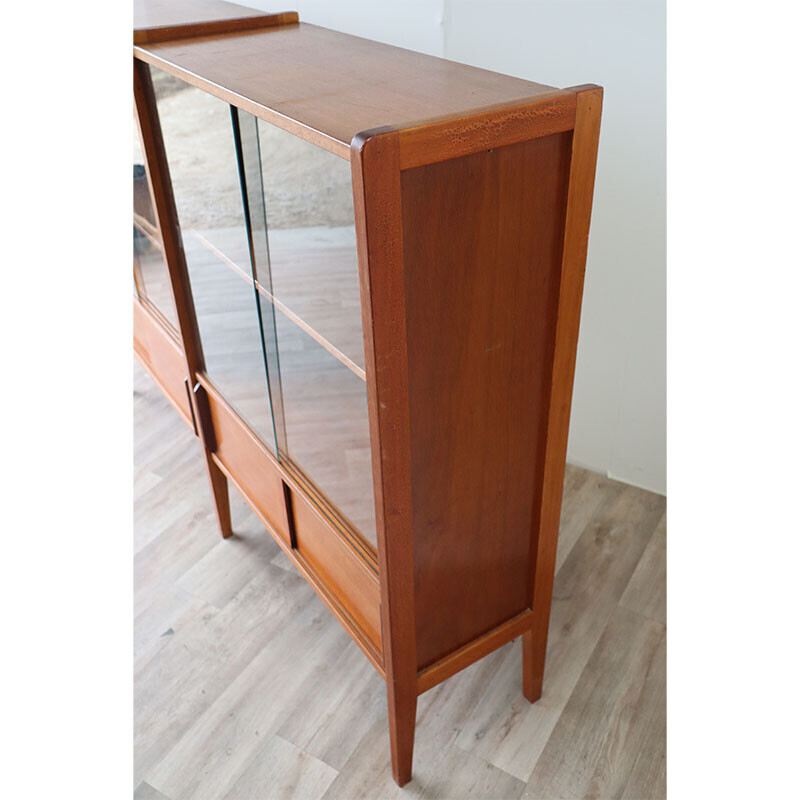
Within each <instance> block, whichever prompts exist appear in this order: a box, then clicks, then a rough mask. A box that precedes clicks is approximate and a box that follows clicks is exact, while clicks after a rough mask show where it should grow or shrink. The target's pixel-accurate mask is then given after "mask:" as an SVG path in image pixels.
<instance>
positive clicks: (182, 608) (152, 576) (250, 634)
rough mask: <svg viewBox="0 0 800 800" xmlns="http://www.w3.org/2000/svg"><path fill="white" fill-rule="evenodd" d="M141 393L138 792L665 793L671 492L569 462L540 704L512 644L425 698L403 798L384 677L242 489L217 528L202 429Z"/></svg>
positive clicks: (147, 798) (232, 795) (182, 795)
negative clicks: (230, 530)
mask: <svg viewBox="0 0 800 800" xmlns="http://www.w3.org/2000/svg"><path fill="white" fill-rule="evenodd" d="M134 386H135V400H134V415H135V465H134V480H135V486H134V504H135V507H134V516H135V519H134V533H135V557H134V570H135V572H134V578H135V587H134V589H135V597H134V613H135V619H134V648H135V649H134V656H135V664H134V684H135V686H134V689H135V692H134V700H135V713H134V745H135V758H134V778H135V782H134V786H135V787H136V789H135V793H134V797H135V798H136V800H189V798H191V800H202V798H214V800H218V798H225V800H254V798H259V800H262V798H263V800H270V799H271V798H284V797H286V798H295V797H298V798H322V797H324V798H326V800H340V799H341V800H351V798H369V800H374V799H375V798H394V797H397V798H399V797H403V798H459V799H460V798H494V797H497V798H509V799H512V798H520V797H525V798H527V800H531V799H532V798H536V800H540V799H541V798H547V797H559V798H568V797H621V798H626V799H627V800H651V798H652V800H661V798H663V797H664V796H665V749H666V746H665V727H666V719H665V714H666V709H665V675H664V672H665V656H664V652H665V645H664V641H665V624H664V622H665V620H664V606H665V589H664V580H665V572H666V566H665V565H666V560H665V537H666V516H665V507H666V503H665V500H664V498H662V497H658V496H656V495H653V494H650V493H648V492H645V491H642V490H640V489H636V488H633V487H630V486H625V485H623V484H620V483H618V482H615V481H612V480H609V479H607V478H604V477H602V476H600V475H596V474H593V473H591V472H588V471H586V470H582V469H579V468H577V467H572V466H568V468H567V471H566V475H565V482H564V504H563V515H562V521H561V532H560V541H559V551H558V559H557V563H558V569H557V574H556V581H555V590H554V598H553V610H552V615H551V627H550V638H549V643H548V662H547V668H546V673H545V683H544V695H543V697H542V698H541V700H539V701H538V702H537V703H535V704H533V705H531V704H529V703H528V702H527V701H525V700H524V698H523V697H522V689H521V670H522V665H521V660H522V656H521V647H520V642H519V640H516V641H514V642H511V643H509V644H508V645H506V646H505V647H503V648H501V649H499V650H498V651H496V652H495V653H492V654H491V655H490V656H488V657H487V658H485V659H483V660H481V661H479V662H478V663H476V664H473V665H472V666H471V667H469V668H468V669H466V670H464V671H463V672H461V673H459V674H457V675H455V676H454V677H453V678H451V679H449V680H447V681H445V682H444V683H442V684H440V685H438V686H436V687H434V688H433V689H431V690H430V691H428V692H426V693H425V694H424V695H422V696H421V697H420V698H419V704H418V711H417V732H416V746H415V757H414V775H413V779H412V781H411V782H410V783H409V784H408V785H407V786H406V787H404V788H403V789H398V787H397V786H396V785H395V784H394V781H393V780H392V777H391V768H390V761H389V746H388V729H387V719H386V701H385V687H384V685H383V682H382V681H381V679H380V678H379V676H378V675H377V673H376V672H375V671H374V669H373V668H372V667H371V666H370V665H369V663H368V662H367V660H366V659H365V658H364V657H363V655H362V653H361V652H360V651H359V650H358V648H357V647H356V646H355V644H354V643H353V642H351V641H350V639H349V637H348V636H347V634H346V633H345V632H344V631H343V630H342V628H341V626H340V625H339V623H338V622H337V621H336V620H335V619H334V618H333V616H332V615H331V614H330V612H329V611H328V610H327V609H326V608H325V606H324V604H323V603H322V601H321V600H320V599H319V598H318V597H317V596H316V594H315V593H314V592H313V591H312V590H311V588H310V587H309V586H308V584H307V583H306V582H305V581H304V580H303V579H302V578H301V577H300V576H299V575H298V574H297V572H296V570H295V568H294V566H293V565H292V563H291V562H290V561H289V560H288V559H287V558H286V556H285V555H284V553H283V552H282V551H281V550H280V548H279V547H278V546H277V545H276V544H275V542H274V541H273V540H272V538H271V537H270V536H269V534H267V533H266V531H264V529H263V528H262V526H261V525H260V524H259V523H258V521H257V519H256V517H255V516H254V515H253V513H252V512H251V511H250V509H249V507H248V506H247V504H246V503H245V502H244V501H243V500H242V499H241V498H240V497H239V496H238V494H237V493H236V491H235V490H233V489H232V490H231V513H232V518H233V527H234V531H235V535H234V537H232V538H231V539H229V540H222V539H221V538H220V535H219V531H218V528H217V523H216V519H215V516H214V512H213V507H212V503H211V499H210V493H209V488H208V482H207V478H206V475H205V470H204V466H203V463H202V457H201V453H200V448H199V444H198V442H197V440H196V438H195V437H194V435H193V434H192V432H191V431H190V430H189V429H188V428H187V426H186V424H185V422H184V421H183V420H182V419H181V418H180V417H179V415H178V414H177V412H176V411H175V410H174V409H173V408H172V406H171V405H170V404H169V403H168V402H167V401H166V400H165V399H164V398H163V396H162V395H161V393H160V391H159V390H158V388H157V387H156V386H155V385H154V384H153V383H152V381H151V380H150V378H149V376H147V374H146V373H145V372H144V371H143V370H142V369H141V368H140V367H138V365H137V367H136V372H135V382H134ZM359 468H360V467H359Z"/></svg>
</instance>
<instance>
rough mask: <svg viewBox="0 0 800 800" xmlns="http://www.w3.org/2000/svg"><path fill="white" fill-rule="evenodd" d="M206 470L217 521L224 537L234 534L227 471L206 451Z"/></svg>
mask: <svg viewBox="0 0 800 800" xmlns="http://www.w3.org/2000/svg"><path fill="white" fill-rule="evenodd" d="M206 471H207V472H208V482H209V483H210V484H211V495H212V497H213V498H214V510H215V511H216V512H217V522H219V530H220V533H221V534H222V538H223V539H227V538H228V537H229V536H231V535H232V534H233V528H232V527H231V505H230V500H229V498H228V479H227V478H226V477H225V473H224V472H223V471H222V470H221V469H220V468H219V467H218V466H217V465H216V464H215V463H214V459H212V458H211V455H210V454H209V453H208V452H207V451H206Z"/></svg>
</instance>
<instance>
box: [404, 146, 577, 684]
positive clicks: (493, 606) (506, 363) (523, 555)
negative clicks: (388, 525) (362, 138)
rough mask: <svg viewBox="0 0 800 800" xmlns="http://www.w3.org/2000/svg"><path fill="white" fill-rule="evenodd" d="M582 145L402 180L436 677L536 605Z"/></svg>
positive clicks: (423, 662)
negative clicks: (559, 316) (453, 657)
mask: <svg viewBox="0 0 800 800" xmlns="http://www.w3.org/2000/svg"><path fill="white" fill-rule="evenodd" d="M571 138H572V134H571V132H567V133H560V134H554V135H551V136H546V137H544V138H540V139H535V140H533V141H529V142H524V143H520V144H515V145H510V146H507V147H501V148H496V149H494V150H489V151H485V152H482V153H477V154H474V155H470V156H466V157H463V158H459V159H454V160H451V161H445V162H441V163H437V164H432V165H429V166H424V167H418V168H415V169H411V170H407V171H405V172H404V173H403V174H402V189H403V266H404V273H405V296H406V341H407V352H408V393H409V415H410V430H411V436H410V439H411V443H410V447H411V475H412V503H411V505H412V510H413V529H414V561H415V592H416V600H415V606H416V636H417V664H418V666H419V667H420V668H424V667H427V666H429V665H430V664H432V663H433V662H435V661H436V660H437V659H439V658H442V657H443V656H445V655H447V654H448V653H451V652H453V651H454V650H456V649H458V648H459V647H462V646H463V645H465V644H467V643H468V642H470V641H471V640H473V639H474V638H476V637H478V636H480V635H481V634H483V633H485V632H487V631H489V630H490V629H492V628H494V627H496V626H498V625H500V624H502V623H504V622H506V621H507V620H509V619H511V618H512V617H514V616H515V615H517V614H520V613H521V612H522V611H524V610H525V609H526V608H528V607H529V606H530V598H531V579H532V576H531V528H532V526H533V525H534V513H535V509H538V506H539V499H540V486H541V476H542V469H543V457H544V442H545V435H546V424H547V411H548V401H549V393H550V382H549V376H550V375H551V374H552V359H553V343H554V337H555V325H556V307H557V302H558V287H559V274H560V269H561V251H562V243H563V235H564V214H565V205H566V187H567V179H568V169H569V156H570V149H571Z"/></svg>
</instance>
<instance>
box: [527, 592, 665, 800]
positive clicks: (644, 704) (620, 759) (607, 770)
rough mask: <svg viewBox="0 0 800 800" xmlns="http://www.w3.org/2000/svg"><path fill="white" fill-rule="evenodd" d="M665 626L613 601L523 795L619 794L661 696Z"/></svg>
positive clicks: (577, 796)
mask: <svg viewBox="0 0 800 800" xmlns="http://www.w3.org/2000/svg"><path fill="white" fill-rule="evenodd" d="M664 648H665V639H664V626H663V625H661V624H660V623H657V622H654V621H652V620H649V619H647V618H646V617H642V616H641V615H639V614H636V613H635V612H632V611H629V610H628V609H626V608H624V607H623V606H618V607H617V609H616V611H615V614H614V616H613V618H612V619H611V621H610V622H609V624H608V626H607V627H606V629H605V631H604V632H603V636H602V637H601V639H600V641H599V642H598V644H597V647H596V648H595V651H594V653H593V654H592V657H591V659H590V660H589V663H588V664H587V665H586V669H585V670H584V671H583V674H582V675H581V678H580V680H579V682H578V685H577V686H576V687H575V691H574V692H573V693H572V696H571V697H570V700H569V702H568V703H567V706H566V708H565V709H564V711H563V713H562V714H561V715H560V717H559V720H558V723H557V725H556V727H555V729H554V731H553V734H552V735H551V737H550V739H549V740H548V742H547V746H546V747H545V749H544V751H543V753H542V755H541V757H540V758H539V759H538V761H537V763H536V768H535V769H534V771H533V775H532V776H531V779H530V781H529V783H528V789H527V791H526V794H525V797H526V798H531V800H533V799H534V798H535V800H539V798H548V797H553V798H563V800H571V799H572V798H607V797H621V796H622V794H623V792H624V790H625V788H626V785H627V784H628V780H629V777H630V775H631V771H632V769H633V765H634V763H635V761H636V757H637V755H638V754H639V749H640V746H641V743H642V741H643V740H644V739H645V737H646V735H647V733H648V731H649V729H650V724H651V720H652V719H653V717H654V715H655V714H657V713H658V709H659V707H660V706H663V703H664V692H663V687H664V685H665V680H666V675H665V663H666V659H665V651H664Z"/></svg>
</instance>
